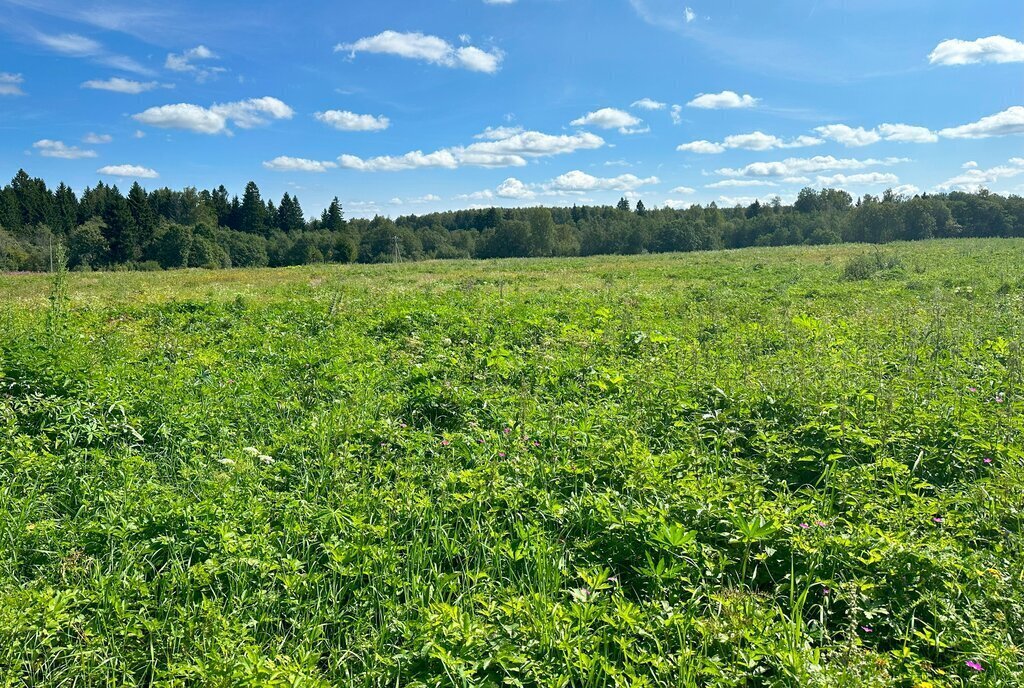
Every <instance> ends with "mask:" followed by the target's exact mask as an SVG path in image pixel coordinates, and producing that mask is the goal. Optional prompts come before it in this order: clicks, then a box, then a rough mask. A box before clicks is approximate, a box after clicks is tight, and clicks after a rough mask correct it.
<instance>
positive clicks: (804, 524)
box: [800, 523, 811, 530]
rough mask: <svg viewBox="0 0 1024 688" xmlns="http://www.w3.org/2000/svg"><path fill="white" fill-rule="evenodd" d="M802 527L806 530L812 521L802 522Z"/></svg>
mask: <svg viewBox="0 0 1024 688" xmlns="http://www.w3.org/2000/svg"><path fill="white" fill-rule="evenodd" d="M800 527H801V528H803V529H805V530H806V529H807V528H810V527H811V524H810V523H801V524H800Z"/></svg>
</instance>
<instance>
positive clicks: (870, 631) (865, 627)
mask: <svg viewBox="0 0 1024 688" xmlns="http://www.w3.org/2000/svg"><path fill="white" fill-rule="evenodd" d="M860 630H862V631H864V632H865V633H874V632H875V629H873V628H871V626H861V627H860Z"/></svg>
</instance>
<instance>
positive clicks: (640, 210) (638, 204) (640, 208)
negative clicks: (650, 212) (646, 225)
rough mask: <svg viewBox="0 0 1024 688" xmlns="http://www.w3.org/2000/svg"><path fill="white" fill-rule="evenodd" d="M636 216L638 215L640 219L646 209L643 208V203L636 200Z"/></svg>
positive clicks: (645, 212)
mask: <svg viewBox="0 0 1024 688" xmlns="http://www.w3.org/2000/svg"><path fill="white" fill-rule="evenodd" d="M636 214H637V215H640V216H641V217H643V216H644V215H646V214H647V208H646V207H645V206H644V202H643V201H640V200H638V201H637V202H636Z"/></svg>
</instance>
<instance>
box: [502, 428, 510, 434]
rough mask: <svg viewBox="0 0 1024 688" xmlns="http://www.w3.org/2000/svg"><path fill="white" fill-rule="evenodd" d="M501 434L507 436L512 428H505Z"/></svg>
mask: <svg viewBox="0 0 1024 688" xmlns="http://www.w3.org/2000/svg"><path fill="white" fill-rule="evenodd" d="M503 432H504V433H505V434H506V435H507V434H509V433H510V432H512V428H505V430H504V431H503Z"/></svg>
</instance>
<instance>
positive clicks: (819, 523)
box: [814, 521, 828, 528]
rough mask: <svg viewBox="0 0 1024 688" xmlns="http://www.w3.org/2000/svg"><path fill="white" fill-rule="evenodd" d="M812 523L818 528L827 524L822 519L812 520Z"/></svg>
mask: <svg viewBox="0 0 1024 688" xmlns="http://www.w3.org/2000/svg"><path fill="white" fill-rule="evenodd" d="M814 525H816V526H818V527H819V528H824V527H825V526H827V525H828V524H827V523H825V522H824V521H815V522H814Z"/></svg>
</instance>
